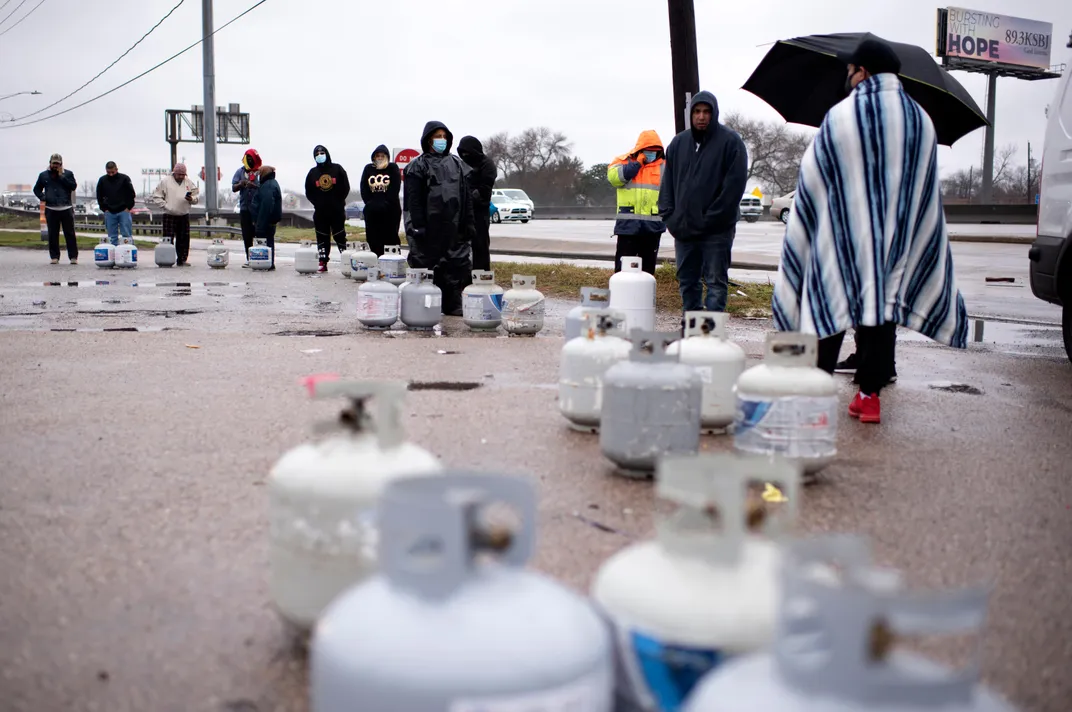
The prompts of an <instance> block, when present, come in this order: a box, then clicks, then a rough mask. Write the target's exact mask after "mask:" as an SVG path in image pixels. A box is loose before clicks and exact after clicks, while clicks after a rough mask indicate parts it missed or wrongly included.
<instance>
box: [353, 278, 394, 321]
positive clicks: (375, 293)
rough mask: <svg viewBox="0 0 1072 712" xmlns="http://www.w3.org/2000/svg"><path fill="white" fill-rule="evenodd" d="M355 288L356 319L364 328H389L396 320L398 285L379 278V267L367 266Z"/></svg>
mask: <svg viewBox="0 0 1072 712" xmlns="http://www.w3.org/2000/svg"><path fill="white" fill-rule="evenodd" d="M365 274H366V280H365V282H364V283H363V284H362V285H361V286H360V287H358V288H357V320H358V321H360V322H361V323H362V324H363V325H364V326H365V328H366V329H379V330H382V329H390V328H391V327H392V326H394V323H395V322H396V321H398V287H396V286H395V285H393V284H391V283H390V282H385V281H384V280H382V279H380V269H379V268H378V267H369V268H368V269H367V270H366V272H365Z"/></svg>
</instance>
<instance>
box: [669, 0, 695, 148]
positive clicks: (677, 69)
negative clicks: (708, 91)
mask: <svg viewBox="0 0 1072 712" xmlns="http://www.w3.org/2000/svg"><path fill="white" fill-rule="evenodd" d="M667 7H668V10H669V13H670V65H671V73H672V75H673V76H672V82H673V85H674V124H675V130H676V132H677V133H681V132H682V131H684V130H685V129H686V128H688V127H689V126H690V122H689V120H688V118H687V116H688V111H689V110H688V101H689V100H690V99H691V98H692V96H693V95H695V94H696V93H697V92H699V91H700V66H699V62H698V60H697V56H696V11H695V8H694V7H693V0H667ZM681 102H685V106H682V104H681Z"/></svg>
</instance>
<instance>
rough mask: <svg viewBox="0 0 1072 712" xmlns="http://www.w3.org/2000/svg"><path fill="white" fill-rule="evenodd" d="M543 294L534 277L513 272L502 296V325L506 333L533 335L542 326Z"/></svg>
mask: <svg viewBox="0 0 1072 712" xmlns="http://www.w3.org/2000/svg"><path fill="white" fill-rule="evenodd" d="M543 312H544V301H543V294H541V293H540V291H539V290H537V289H536V277H534V276H528V275H522V274H515V275H514V277H513V279H512V280H511V287H510V289H508V290H506V293H505V294H503V298H502V325H503V329H505V330H506V333H507V334H511V335H525V336H534V335H535V334H536V333H537V332H539V331H540V329H542V328H543Z"/></svg>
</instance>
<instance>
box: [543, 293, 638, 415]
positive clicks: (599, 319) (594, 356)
mask: <svg viewBox="0 0 1072 712" xmlns="http://www.w3.org/2000/svg"><path fill="white" fill-rule="evenodd" d="M624 321H625V317H624V316H622V315H621V314H619V313H618V312H614V311H610V310H609V309H608V310H602V311H589V312H588V313H587V314H586V315H585V330H584V333H583V334H582V335H581V336H579V337H577V338H576V339H570V340H569V341H567V342H566V345H565V346H563V347H562V357H561V359H560V361H559V368H558V409H559V411H561V412H562V415H563V416H565V418H566V420H568V421H569V426H570V427H571V428H573V429H574V430H579V431H581V432H584V433H597V432H599V414H600V413H601V412H602V409H603V374H605V373H606V372H607V369H608V368H610V367H611V366H613V365H614V364H616V363H618V362H619V361H625V360H627V359H628V358H629V352H630V351H632V350H633V345H632V344H631V343H629V341H627V340H626V339H624V338H622V337H623V336H624V334H623V333H622V332H621V331H620V328H621V325H622V323H623V322H624Z"/></svg>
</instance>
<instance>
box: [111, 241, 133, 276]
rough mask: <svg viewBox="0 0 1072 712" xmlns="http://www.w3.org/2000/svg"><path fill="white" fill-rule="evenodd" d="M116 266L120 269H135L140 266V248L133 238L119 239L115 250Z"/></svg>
mask: <svg viewBox="0 0 1072 712" xmlns="http://www.w3.org/2000/svg"><path fill="white" fill-rule="evenodd" d="M115 266H116V267H118V268H120V269H135V268H136V267H137V266H138V247H137V245H135V244H134V240H133V238H130V237H121V238H119V245H117V246H116V248H115Z"/></svg>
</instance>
